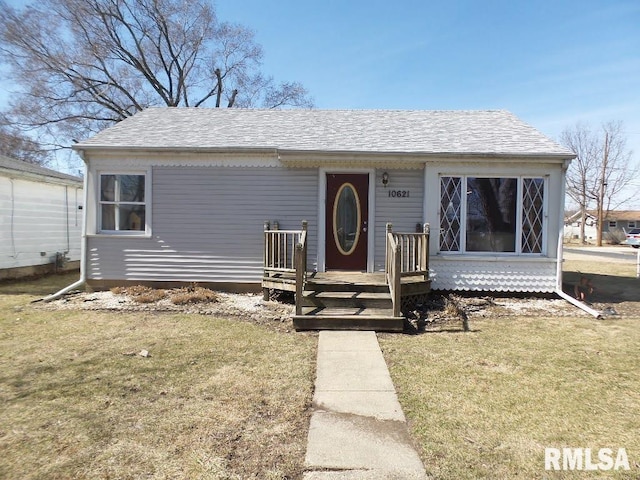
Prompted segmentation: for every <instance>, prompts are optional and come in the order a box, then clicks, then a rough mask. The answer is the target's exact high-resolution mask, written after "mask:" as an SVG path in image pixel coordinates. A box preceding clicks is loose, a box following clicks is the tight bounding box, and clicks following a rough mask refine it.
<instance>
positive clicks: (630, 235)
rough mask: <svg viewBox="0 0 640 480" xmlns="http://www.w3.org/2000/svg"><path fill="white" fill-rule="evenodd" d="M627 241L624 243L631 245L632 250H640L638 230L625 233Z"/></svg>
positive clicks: (639, 229)
mask: <svg viewBox="0 0 640 480" xmlns="http://www.w3.org/2000/svg"><path fill="white" fill-rule="evenodd" d="M625 235H626V236H627V240H626V241H625V243H626V244H627V245H631V246H632V247H633V248H640V228H632V229H631V230H629V231H628V232H625Z"/></svg>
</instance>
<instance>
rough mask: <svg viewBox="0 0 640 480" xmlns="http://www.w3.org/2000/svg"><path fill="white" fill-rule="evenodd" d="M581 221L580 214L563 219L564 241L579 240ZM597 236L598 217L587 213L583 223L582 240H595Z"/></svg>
mask: <svg viewBox="0 0 640 480" xmlns="http://www.w3.org/2000/svg"><path fill="white" fill-rule="evenodd" d="M581 221H582V218H581V214H580V212H579V211H578V212H576V213H574V214H573V215H570V216H568V217H565V219H564V238H565V240H576V239H579V238H580V223H581ZM597 236H598V217H597V216H595V215H593V214H592V213H590V212H587V215H586V221H585V223H584V239H585V241H589V240H594V241H595V240H596V238H597Z"/></svg>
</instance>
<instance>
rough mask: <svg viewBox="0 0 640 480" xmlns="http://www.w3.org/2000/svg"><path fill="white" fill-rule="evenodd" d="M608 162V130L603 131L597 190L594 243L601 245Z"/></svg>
mask: <svg viewBox="0 0 640 480" xmlns="http://www.w3.org/2000/svg"><path fill="white" fill-rule="evenodd" d="M608 162H609V132H608V131H607V130H605V132H604V157H603V159H602V172H601V175H600V188H599V191H598V235H597V239H596V245H597V246H598V247H601V246H602V229H603V224H604V189H605V187H606V186H607V183H606V182H605V179H606V173H607V163H608Z"/></svg>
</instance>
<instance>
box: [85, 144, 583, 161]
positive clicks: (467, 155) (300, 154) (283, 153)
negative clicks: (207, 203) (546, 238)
mask: <svg viewBox="0 0 640 480" xmlns="http://www.w3.org/2000/svg"><path fill="white" fill-rule="evenodd" d="M72 148H73V149H74V150H76V151H77V152H78V153H79V154H80V156H81V157H83V159H84V152H90V151H94V152H96V151H103V152H106V151H108V152H130V153H145V152H148V153H154V152H162V153H171V152H175V153H205V154H206V153H218V154H230V153H235V154H238V153H250V154H271V155H277V156H278V157H279V158H280V159H281V160H282V161H283V162H287V161H292V160H293V159H295V161H300V160H301V159H302V158H304V157H306V158H309V159H313V158H316V159H317V158H319V157H324V158H337V157H341V158H342V159H344V158H357V157H368V158H371V157H376V158H377V159H378V160H382V159H386V158H390V157H403V158H404V159H405V160H409V159H414V160H415V161H424V160H425V159H429V158H433V159H458V160H480V159H505V160H507V159H510V160H513V159H514V158H515V159H521V160H526V159H531V160H533V159H536V160H541V159H544V160H549V161H557V162H562V161H565V160H571V159H573V158H575V155H574V154H564V153H547V152H544V153H537V152H530V153H522V152H455V151H453V152H427V151H412V152H410V151H392V150H390V151H367V150H303V149H282V148H278V147H143V146H124V145H118V146H113V145H105V144H102V145H86V144H80V143H79V144H76V145H73V147H72Z"/></svg>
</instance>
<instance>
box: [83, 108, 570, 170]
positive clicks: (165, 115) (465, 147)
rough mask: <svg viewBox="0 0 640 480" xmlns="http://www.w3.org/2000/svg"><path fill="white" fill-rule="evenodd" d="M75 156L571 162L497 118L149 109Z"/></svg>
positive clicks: (565, 153) (556, 148)
mask: <svg viewBox="0 0 640 480" xmlns="http://www.w3.org/2000/svg"><path fill="white" fill-rule="evenodd" d="M74 148H75V149H78V150H88V149H103V148H108V149H131V150H158V149H160V150H233V149H238V150H243V149H263V150H265V149H274V150H279V151H293V152H298V151H299V152H347V153H398V154H430V155H434V154H438V155H443V154H444V155H455V154H458V155H515V156H522V155H526V156H551V157H561V158H572V157H573V156H574V155H573V153H572V152H571V151H569V150H568V149H566V148H564V147H562V146H560V145H558V144H557V143H555V142H554V141H552V140H550V139H549V138H548V137H546V136H544V135H543V134H542V133H540V132H539V131H538V130H536V129H535V128H533V127H532V126H530V125H528V124H526V123H524V122H523V121H521V120H520V119H518V118H517V117H516V116H514V115H513V114H511V113H510V112H507V111H504V110H482V111H426V110H420V111H402V110H248V109H213V108H211V109H208V108H207V109H206V108H181V107H175V108H149V109H147V110H144V111H142V112H140V113H138V114H136V115H134V116H133V117H130V118H127V119H126V120H124V121H122V122H120V123H118V124H116V125H114V126H113V127H111V128H108V129H106V130H104V131H102V132H101V133H98V134H97V135H96V136H94V137H93V138H90V139H89V140H86V141H84V142H81V143H79V144H76V145H75V146H74Z"/></svg>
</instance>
